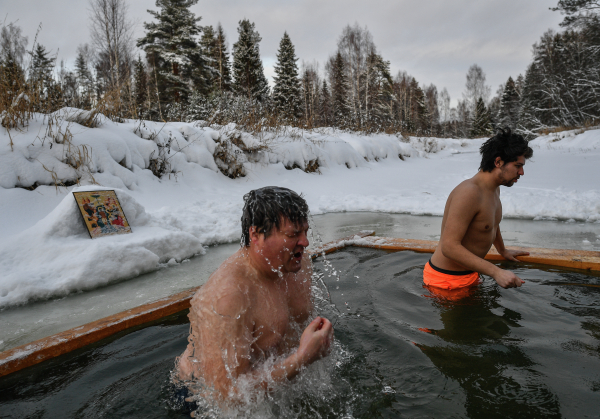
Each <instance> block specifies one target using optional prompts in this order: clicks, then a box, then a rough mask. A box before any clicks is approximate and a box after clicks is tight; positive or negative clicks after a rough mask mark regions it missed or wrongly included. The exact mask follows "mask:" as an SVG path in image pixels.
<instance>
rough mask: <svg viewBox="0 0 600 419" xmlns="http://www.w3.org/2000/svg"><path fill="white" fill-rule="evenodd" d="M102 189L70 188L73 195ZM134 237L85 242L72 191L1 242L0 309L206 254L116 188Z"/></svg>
mask: <svg viewBox="0 0 600 419" xmlns="http://www.w3.org/2000/svg"><path fill="white" fill-rule="evenodd" d="M98 189H105V188H100V187H82V188H75V189H74V190H73V191H75V192H76V191H82V190H98ZM116 193H117V197H118V198H119V201H120V203H121V205H122V208H123V211H124V212H125V214H126V216H127V220H128V222H129V223H130V225H131V227H132V230H133V234H124V235H116V236H108V237H102V238H98V239H94V240H90V238H89V235H88V232H87V229H86V227H85V225H84V223H83V220H82V218H81V215H80V213H79V209H78V208H77V204H76V202H75V199H74V198H73V196H72V193H69V194H68V195H67V196H66V197H65V198H64V199H63V200H62V202H61V203H60V204H59V205H58V206H57V207H56V208H55V209H54V211H52V212H51V213H50V214H48V216H46V217H45V218H44V219H42V220H40V221H39V222H38V223H37V224H36V225H34V226H33V227H31V228H30V229H28V230H26V231H24V232H23V233H21V234H19V235H17V236H15V237H13V238H12V240H9V241H4V242H2V244H0V270H1V271H2V272H3V275H2V281H0V307H3V306H7V305H14V304H22V303H26V302H27V301H30V300H35V299H45V298H51V297H57V296H62V295H66V294H69V293H72V292H77V291H82V290H86V289H91V288H95V287H98V286H102V285H106V284H109V283H111V282H115V281H120V280H124V279H127V278H132V277H135V276H138V275H140V274H143V273H145V272H150V271H153V270H156V269H158V264H159V263H166V262H168V261H169V260H171V259H175V260H176V261H181V260H183V259H186V258H188V257H190V256H193V255H195V254H199V253H200V254H202V253H204V252H205V250H204V248H203V247H202V244H201V242H200V240H198V238H196V237H195V236H193V235H192V234H190V233H188V232H184V231H179V230H177V229H175V228H170V229H166V228H163V227H160V226H158V223H157V222H156V221H155V220H154V219H153V218H152V217H151V216H150V215H148V214H147V213H146V211H145V210H144V207H143V206H141V205H140V204H139V203H138V202H136V201H135V200H134V199H133V198H132V197H131V196H130V195H129V194H127V193H126V192H124V191H122V190H116Z"/></svg>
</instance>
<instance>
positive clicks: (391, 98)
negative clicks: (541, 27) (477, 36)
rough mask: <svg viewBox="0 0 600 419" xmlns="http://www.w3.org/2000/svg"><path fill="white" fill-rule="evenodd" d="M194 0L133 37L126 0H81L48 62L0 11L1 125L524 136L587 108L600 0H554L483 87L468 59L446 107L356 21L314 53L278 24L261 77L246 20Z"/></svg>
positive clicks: (163, 4)
mask: <svg viewBox="0 0 600 419" xmlns="http://www.w3.org/2000/svg"><path fill="white" fill-rule="evenodd" d="M197 2H198V0H156V6H157V9H158V10H156V11H152V10H148V13H149V14H150V17H151V20H150V21H149V22H147V23H144V36H143V37H141V38H139V39H134V36H133V25H132V22H131V21H130V20H129V18H128V9H127V3H126V0H90V16H89V18H90V20H89V22H90V24H89V28H90V42H89V43H86V44H82V45H80V46H79V47H78V49H77V59H76V61H75V67H74V68H67V67H66V66H65V63H64V62H63V61H61V62H60V63H57V62H56V61H57V57H56V55H54V56H53V55H52V52H51V51H48V50H47V49H46V48H45V47H44V46H43V44H42V43H41V42H39V41H38V40H37V38H38V35H39V33H38V34H36V36H35V39H34V41H33V45H32V46H31V47H30V48H29V49H28V37H26V36H24V35H23V34H22V31H21V29H20V27H19V26H17V25H16V24H13V23H9V24H5V25H3V26H2V30H1V33H0V113H1V114H0V116H1V119H2V125H3V126H4V127H7V128H10V127H16V126H18V125H19V124H21V125H23V124H25V123H26V120H27V115H29V114H32V113H33V112H42V113H49V112H52V111H55V110H57V109H60V108H62V107H65V106H70V107H74V108H79V109H84V110H90V111H92V114H93V113H94V112H97V113H98V112H99V113H103V114H105V115H107V116H109V117H111V118H113V119H115V118H116V119H119V118H121V119H123V118H132V119H149V120H161V121H194V120H203V121H206V122H207V123H208V124H221V125H224V124H227V123H230V122H234V123H237V124H240V125H241V126H243V127H246V128H248V129H263V128H266V127H274V126H283V125H291V126H295V127H301V128H308V129H311V128H317V127H337V128H340V129H347V130H354V131H362V132H367V133H373V132H387V133H402V134H409V135H420V136H440V137H461V138H465V137H482V136H489V135H491V134H492V133H493V131H494V130H495V129H496V128H497V127H505V126H508V127H511V128H512V129H513V130H517V131H519V132H521V133H524V134H526V135H528V136H532V135H535V134H536V133H539V132H544V131H551V130H555V129H562V128H567V127H580V126H585V125H591V124H596V123H598V119H599V117H600V94H599V93H600V90H599V89H600V18H599V13H598V12H599V10H600V0H559V2H558V4H557V7H556V8H554V9H553V10H555V11H557V12H560V13H563V14H564V15H565V19H564V21H563V23H562V24H561V25H562V26H563V30H562V31H560V32H554V31H552V30H550V31H548V32H546V33H545V34H543V36H542V37H541V39H540V40H539V42H537V43H536V44H534V45H533V57H532V61H531V63H530V64H529V66H528V67H527V69H526V71H525V73H524V75H518V76H517V77H515V78H513V77H508V79H507V81H506V82H505V83H503V84H502V85H501V86H500V87H499V88H498V89H497V91H496V93H495V95H492V93H491V90H492V89H491V88H490V87H489V86H488V85H486V77H485V73H484V71H483V70H482V69H481V67H479V66H478V65H476V64H474V65H472V66H471V67H470V68H469V70H468V72H467V75H466V84H465V90H464V93H463V97H462V98H460V99H459V100H458V102H457V103H458V104H457V106H456V107H451V106H450V102H451V98H450V95H449V94H448V91H447V90H446V89H445V88H443V89H441V90H438V88H437V87H436V86H435V85H434V84H429V85H424V84H420V83H419V82H418V81H417V80H416V79H415V78H414V77H412V76H411V75H409V74H407V73H406V72H404V71H399V72H398V73H397V74H392V73H391V71H390V62H389V61H387V60H385V57H383V56H382V54H381V53H380V51H379V50H378V48H377V47H376V45H375V42H374V40H373V37H372V35H371V33H370V32H369V30H368V29H367V28H366V27H364V28H363V27H360V26H359V25H358V24H355V25H353V26H351V25H348V26H346V27H345V28H344V29H343V30H342V33H341V35H340V36H339V38H338V40H337V50H336V52H335V53H334V54H333V55H331V56H330V57H329V59H328V60H327V61H326V62H325V63H316V62H304V61H300V60H299V57H297V55H296V53H295V49H294V44H293V42H292V39H291V38H290V36H289V35H288V33H287V32H285V33H284V34H283V35H282V38H281V41H280V44H279V49H278V52H277V62H276V65H275V68H274V70H275V77H274V83H273V87H272V88H271V87H270V86H269V83H268V81H267V78H266V77H265V74H264V70H263V66H262V61H261V56H260V42H261V36H260V34H259V32H258V30H257V28H256V27H255V25H254V23H253V22H251V21H249V20H247V19H243V20H241V21H240V22H239V25H238V28H237V40H236V41H235V42H234V43H233V45H232V47H231V50H230V49H229V43H228V41H227V36H226V34H225V32H224V30H223V28H222V26H221V25H220V24H217V25H216V26H211V25H207V26H201V25H200V20H201V17H199V16H195V15H194V13H192V11H191V10H190V8H191V7H192V6H193V5H195V4H196V3H197ZM38 32H39V31H38ZM136 47H137V49H138V51H142V52H143V54H137V55H136V53H135V51H136ZM299 61H300V62H299Z"/></svg>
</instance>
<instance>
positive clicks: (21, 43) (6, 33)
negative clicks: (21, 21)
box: [0, 22, 27, 66]
mask: <svg viewBox="0 0 600 419" xmlns="http://www.w3.org/2000/svg"><path fill="white" fill-rule="evenodd" d="M26 46H27V37H26V36H22V35H21V28H20V27H18V26H17V25H15V24H14V23H12V22H11V23H9V24H8V25H3V26H2V30H1V31H0V60H1V61H6V60H7V59H8V57H9V56H10V57H12V59H13V60H14V61H15V62H16V63H17V64H18V65H19V66H22V65H23V57H24V56H25V47H26Z"/></svg>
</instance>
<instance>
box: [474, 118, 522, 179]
mask: <svg viewBox="0 0 600 419" xmlns="http://www.w3.org/2000/svg"><path fill="white" fill-rule="evenodd" d="M479 152H480V153H481V164H480V165H479V170H481V171H483V172H491V171H492V170H494V167H496V166H495V164H494V162H495V161H496V157H500V159H501V160H502V161H503V162H504V163H505V164H506V163H510V162H513V161H517V159H518V158H519V157H520V156H523V157H525V158H526V159H530V158H531V157H532V156H533V150H532V149H531V147H529V144H528V143H527V140H525V139H524V138H523V136H522V135H519V134H514V133H512V132H511V131H510V128H508V127H507V128H504V129H502V128H501V129H499V130H498V133H497V134H496V135H494V136H493V137H492V138H490V139H489V140H487V141H486V142H485V143H483V145H482V146H481V148H479Z"/></svg>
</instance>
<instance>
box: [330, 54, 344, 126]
mask: <svg viewBox="0 0 600 419" xmlns="http://www.w3.org/2000/svg"><path fill="white" fill-rule="evenodd" d="M332 64H333V65H332V68H331V74H330V77H331V108H332V109H331V110H332V123H333V125H334V126H336V127H340V128H345V127H346V126H348V125H349V121H348V114H349V108H348V81H347V80H346V68H345V66H346V64H345V63H344V58H343V57H342V54H341V53H340V51H338V52H337V54H336V55H335V58H334V59H333V63H332Z"/></svg>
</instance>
